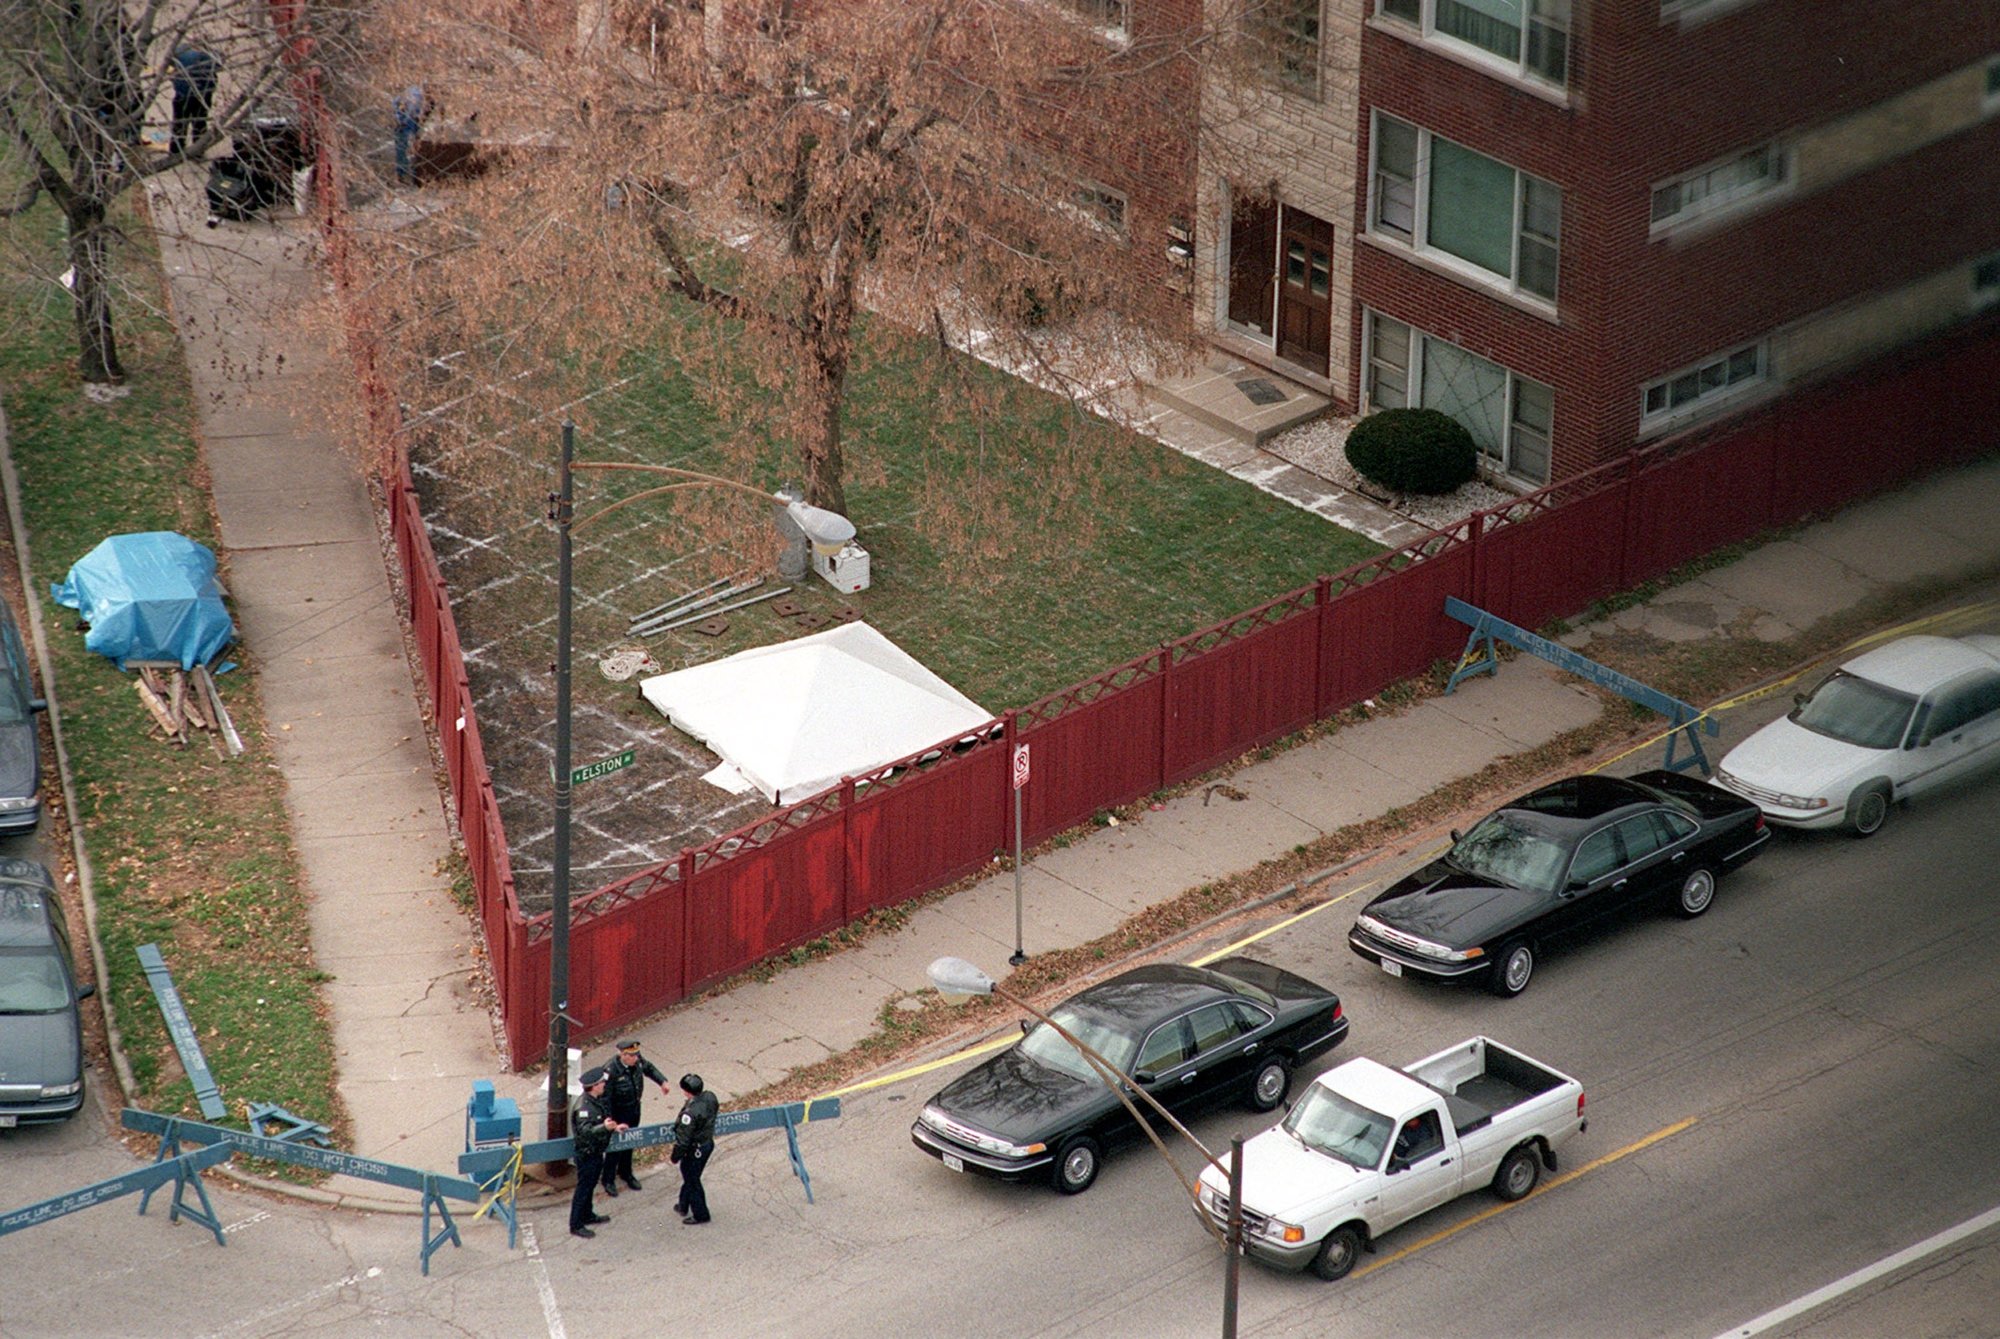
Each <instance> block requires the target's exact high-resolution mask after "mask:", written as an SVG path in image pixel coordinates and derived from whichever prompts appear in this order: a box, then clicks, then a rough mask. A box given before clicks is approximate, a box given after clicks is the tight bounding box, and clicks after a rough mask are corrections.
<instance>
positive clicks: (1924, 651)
mask: <svg viewBox="0 0 2000 1339" xmlns="http://www.w3.org/2000/svg"><path fill="white" fill-rule="evenodd" d="M1797 703H1798V704H1797V705H1796V706H1794V707H1793V708H1792V711H1791V714H1790V715H1788V716H1786V717H1785V718H1784V719H1783V720H1781V721H1773V722H1771V723H1770V724H1769V725H1767V726H1765V727H1764V728H1763V729H1761V730H1759V731H1758V732H1757V733H1756V734H1754V735H1752V736H1750V738H1748V739H1746V740H1744V741H1743V742H1742V743H1741V744H1738V745H1737V746H1736V747H1735V748H1733V749H1731V750H1730V751H1729V754H1728V756H1727V757H1725V758H1724V759H1723V760H1722V766H1721V767H1720V768H1719V769H1718V770H1717V772H1716V774H1715V778H1714V780H1715V784H1716V785H1718V786H1721V787H1722V788H1723V789H1724V790H1729V791H1734V792H1735V793H1736V794H1738V795H1741V796H1743V797H1744V798H1745V799H1749V800H1754V801H1756V803H1757V807H1758V808H1760V809H1762V810H1763V811H1764V817H1765V818H1767V819H1769V820H1770V821H1771V822H1773V823H1783V824H1787V825H1789V826H1791V827H1797V828H1830V827H1836V826H1840V825H1843V824H1844V825H1845V826H1846V827H1847V828H1848V830H1849V831H1851V832H1854V833H1855V834H1856V835H1858V836H1862V837H1866V836H1868V835H1869V834H1871V833H1873V832H1875V831H1876V830H1877V829H1879V828H1880V827H1881V826H1882V824H1883V821H1884V820H1885V819H1887V818H1888V816H1889V806H1890V805H1891V804H1892V803H1895V802H1897V801H1900V800H1906V799H1908V798H1910V797H1911V796H1913V795H1921V794H1923V793H1924V792H1926V791H1929V790H1934V789H1936V788H1937V787H1939V786H1941V785H1944V784H1945V783H1947V782H1950V781H1956V780H1958V779H1959V778H1961V777H1963V776H1966V775H1969V774H1970V773H1972V772H1973V771H1975V770H1977V769H1979V768H1980V767H1983V766H1986V765H1989V764H1991V763H1994V762H2000V636H1983V635H1982V636H1971V637H1931V636H1919V637H1902V638H1898V639H1897V640H1895V641H1893V642H1890V643H1888V644H1887V645H1884V646H1879V647H1876V648H1875V649H1874V650H1872V651H1869V652H1866V653H1865V654H1862V655H1859V656H1856V657H1855V658H1854V659H1852V660H1850V661H1848V662H1847V663H1846V664H1845V665H1842V666H1841V667H1840V668H1839V669H1837V670H1835V671H1834V672H1833V673H1832V674H1831V675H1830V676H1828V677H1827V678H1826V679H1824V680H1822V681H1821V682H1820V685H1819V686H1818V687H1817V688H1815V689H1813V690H1812V691H1811V692H1810V693H1805V694H1803V695H1801V696H1800V697H1799V698H1798V699H1797Z"/></svg>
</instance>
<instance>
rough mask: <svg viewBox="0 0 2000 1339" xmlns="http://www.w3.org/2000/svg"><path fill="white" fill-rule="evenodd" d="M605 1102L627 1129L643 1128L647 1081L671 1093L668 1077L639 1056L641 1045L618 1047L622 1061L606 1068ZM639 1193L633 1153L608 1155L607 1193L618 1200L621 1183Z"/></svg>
mask: <svg viewBox="0 0 2000 1339" xmlns="http://www.w3.org/2000/svg"><path fill="white" fill-rule="evenodd" d="M604 1068H605V1079H604V1101H605V1106H606V1108H607V1109H608V1110H609V1111H610V1112H611V1115H612V1116H613V1117H614V1118H615V1119H617V1120H621V1121H624V1122H625V1125H626V1127H627V1128H628V1129H629V1128H630V1127H632V1126H634V1125H637V1124H639V1099H640V1098H641V1097H643V1096H645V1092H646V1080H647V1079H651V1080H652V1081H653V1082H654V1083H657V1084H659V1085H660V1091H661V1092H663V1093H664V1092H667V1091H668V1089H667V1076H666V1075H664V1074H662V1073H660V1070H659V1066H657V1065H655V1064H654V1063H653V1062H652V1061H650V1060H648V1059H646V1057H644V1056H643V1055H640V1054H639V1043H638V1042H637V1041H621V1042H619V1043H618V1058H617V1059H616V1060H613V1061H612V1062H611V1063H610V1064H608V1065H606V1066H605V1067H604ZM621 1179H622V1180H623V1181H624V1182H625V1184H626V1185H628V1186H630V1187H632V1189H634V1190H637V1189H638V1188H639V1178H638V1177H636V1176H634V1175H632V1150H631V1149H629V1148H621V1149H618V1150H617V1151H615V1152H613V1153H610V1154H607V1155H606V1156H605V1159H604V1193H605V1194H607V1195H609V1196H611V1198H613V1199H617V1198H618V1182H619V1181H620V1180H621Z"/></svg>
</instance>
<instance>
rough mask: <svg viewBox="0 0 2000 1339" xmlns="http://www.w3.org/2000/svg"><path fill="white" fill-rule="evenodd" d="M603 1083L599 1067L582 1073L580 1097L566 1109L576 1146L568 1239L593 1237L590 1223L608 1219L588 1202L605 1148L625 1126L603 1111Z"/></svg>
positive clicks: (570, 1130)
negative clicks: (574, 1178) (570, 1237)
mask: <svg viewBox="0 0 2000 1339" xmlns="http://www.w3.org/2000/svg"><path fill="white" fill-rule="evenodd" d="M604 1080H605V1073H604V1070H603V1069H602V1068H601V1067H600V1068H596V1069H587V1070H585V1071H584V1073H583V1094H582V1095H581V1096H580V1097H578V1098H577V1099H576V1105H575V1106H573V1107H571V1108H570V1113H569V1132H570V1138H571V1139H572V1140H574V1141H575V1144H576V1192H575V1193H574V1194H572V1195H571V1196H570V1198H569V1234H570V1235H571V1236H572V1237H594V1236H596V1235H597V1234H596V1233H595V1232H592V1231H591V1230H590V1225H591V1224H592V1223H608V1222H610V1221H611V1216H610V1215H609V1214H601V1213H598V1212H597V1211H596V1209H595V1207H594V1206H593V1204H592V1203H591V1201H592V1199H593V1197H594V1196H595V1194H596V1192H597V1182H598V1180H599V1179H600V1178H601V1177H603V1175H604V1150H605V1146H606V1145H608V1144H609V1143H610V1142H611V1136H612V1135H614V1134H616V1133H617V1132H618V1131H620V1130H623V1129H625V1128H626V1125H625V1123H624V1122H623V1121H620V1120H617V1119H614V1118H613V1117H612V1115H611V1113H610V1111H609V1110H607V1109H606V1107H605V1103H604Z"/></svg>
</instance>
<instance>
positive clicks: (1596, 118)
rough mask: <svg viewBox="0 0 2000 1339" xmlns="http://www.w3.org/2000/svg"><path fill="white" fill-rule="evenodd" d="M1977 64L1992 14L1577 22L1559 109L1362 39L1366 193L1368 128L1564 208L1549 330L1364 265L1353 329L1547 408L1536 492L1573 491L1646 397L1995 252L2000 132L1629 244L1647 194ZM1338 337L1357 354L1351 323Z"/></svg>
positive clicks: (1626, 0) (1975, 131) (1453, 291)
mask: <svg viewBox="0 0 2000 1339" xmlns="http://www.w3.org/2000/svg"><path fill="white" fill-rule="evenodd" d="M1996 52H2000V6H1993V5H1976V6H1967V5H1964V4H1962V3H1957V2H1956V0H1898V3H1897V4H1894V5H1883V4H1880V3H1873V2H1870V3H1863V2H1862V0H1755V2H1754V3H1750V4H1747V5H1745V6H1743V7H1742V8H1739V9H1735V10H1731V11H1729V12H1727V13H1725V14H1722V15H1719V16H1717V17H1715V18H1713V19H1710V20H1708V21H1706V22H1702V23H1698V24H1693V25H1689V26H1686V27H1683V26H1681V25H1679V24H1675V23H1671V22H1670V23H1668V24H1665V25H1662V24H1661V22H1660V20H1659V7H1658V4H1657V0H1597V2H1596V3H1579V4H1578V5H1577V14H1576V33H1575V46H1574V49H1573V68H1572V73H1571V83H1570V89H1569V96H1568V98H1567V99H1566V101H1564V102H1559V101H1555V100H1552V99H1550V98H1546V97H1540V96H1537V95H1536V94H1534V93H1531V92H1528V91H1526V90H1524V89H1521V88H1518V87H1516V86H1514V85H1513V84H1510V83H1508V82H1507V81H1505V80H1503V79H1499V78H1495V77H1493V76H1491V75H1489V74H1486V73H1484V72H1482V71H1480V70H1477V69H1474V68H1469V67H1468V66H1467V65H1466V64H1465V63H1463V62H1460V61H1454V60H1451V59H1448V58H1446V57H1444V56H1441V55H1440V54H1438V53H1437V52H1434V51H1432V50H1429V49H1426V48H1424V47H1421V46H1419V45H1417V44H1415V43H1413V42H1410V41H1406V40H1402V39H1401V38H1399V37H1397V36H1394V35H1391V34H1390V33H1389V32H1388V31H1386V27H1385V25H1382V24H1381V23H1379V21H1378V22H1377V23H1375V24H1371V25H1370V26H1368V27H1367V28H1366V29H1365V31H1364V35H1363V40H1362V58H1361V77H1360V110H1359V118H1358V119H1359V131H1360V133H1359V134H1358V135H1357V147H1356V170H1357V173H1358V174H1362V176H1363V180H1364V182H1365V173H1366V168H1367V162H1368V144H1367V131H1368V121H1369V113H1370V109H1371V108H1380V109H1382V110H1384V111H1386V112H1389V113H1391V114H1393V115H1396V116H1399V117H1402V118H1403V119H1405V120H1409V121H1412V122H1415V123H1416V124H1419V125H1422V126H1424V127H1426V128H1427V129H1430V130H1432V131H1433V132H1435V133H1437V134H1440V135H1444V136H1446V137H1448V138H1450V139H1453V140H1456V141H1458V142H1460V143H1462V144H1465V145H1467V146H1469V147H1471V148H1473V149H1476V150H1479V151H1480V152H1483V153H1487V154H1490V155H1491V156H1493V157H1495V158H1499V159H1501V160H1503V161H1505V162H1508V163H1510V164H1512V165H1514V166H1516V167H1518V168H1521V169H1523V170H1525V171H1528V172H1531V173H1533V174H1534V175H1536V176H1539V177H1543V178H1545V179H1547V180H1549V181H1552V182H1554V183H1556V184H1557V185H1559V186H1561V187H1562V189H1563V219H1562V228H1563V235H1562V268H1561V278H1560V285H1559V294H1558V319H1555V320H1551V319H1550V318H1548V317H1547V316H1545V315H1538V314H1534V313H1531V312H1529V311H1525V310H1522V309H1521V308H1520V307H1519V306H1518V305H1510V304H1508V303H1507V302H1505V301H1503V300H1500V299H1498V298H1496V297H1494V296H1492V295H1490V294H1488V293H1486V292H1484V291H1482V290H1481V289H1479V288H1478V287H1477V286H1475V285H1470V284H1467V283H1465V282H1462V281H1460V280H1457V279H1454V278H1451V277H1449V276H1446V275H1442V274H1438V273H1435V272H1432V271H1430V270H1426V269H1425V268H1423V267H1422V266H1421V265H1420V264H1416V263H1413V262H1412V261H1411V260H1410V259H1409V258H1407V257H1406V256H1404V255H1400V254H1397V253H1396V252H1394V251H1393V250H1390V249H1387V248H1383V247H1376V246H1370V245H1367V244H1365V243H1364V244H1362V245H1358V246H1357V247H1356V248H1355V265H1354V290H1355V294H1356V299H1357V308H1358V307H1359V306H1360V305H1362V304H1366V305H1368V306H1372V307H1376V308H1379V309H1381V310H1383V311H1385V312H1387V313H1389V314H1390V315H1393V316H1396V317H1398V318H1399V319H1403V320H1407V321H1409V322H1411V323H1412V324H1414V325H1417V326H1420V327H1422V328H1424V329H1426V330H1428V331H1430V332H1431V333H1432V334H1435V335H1439V336H1441V337H1443V338H1446V339H1450V340H1452V341H1453V342H1454V343H1457V344H1460V345H1462V346H1463V347H1465V348H1467V349H1470V350H1471V351H1473V352H1475V353H1478V354H1480V355H1482V356H1484V357H1487V358H1490V359H1492V360H1494V361H1495V362H1499V363H1502V364H1505V365H1507V366H1508V367H1511V368H1513V369H1514V370H1515V371H1517V372H1520V373H1522V374H1524V375H1526V376H1529V377H1533V378H1534V379H1535V380H1537V381H1542V382H1545V383H1547V384H1549V385H1550V386H1552V387H1553V388H1554V389H1555V406H1556V421H1555V446H1554V459H1555V464H1554V472H1555V475H1556V476H1557V477H1563V476H1565V475H1568V474H1572V473H1575V472H1578V471H1580V470H1582V469H1586V468H1588V467H1590V466H1591V465H1594V464H1597V463H1599V462H1601V461H1603V460H1606V459H1609V458H1611V457H1613V456H1615V455H1617V454H1619V453H1621V452H1623V451H1625V450H1628V449H1630V448H1631V447H1632V446H1633V445H1634V444H1635V443H1636V442H1637V440H1638V438H1639V427H1640V425H1639V416H1640V387H1641V385H1642V384H1643V383H1644V382H1646V381H1648V380H1650V379H1653V378H1656V377H1659V376H1662V375H1664V374H1666V373H1668V372H1672V371H1674V370H1675V369H1676V368H1679V367H1682V366H1685V365H1687V364H1689V363H1691V362H1693V361H1695V360H1698V359H1700V358H1702V357H1704V356H1705V355H1708V354H1712V353H1716V352H1720V351H1723V350H1725V349H1727V348H1729V347H1730V346H1732V345H1733V344H1737V343H1741V342H1744V341H1748V340H1751V339H1755V338H1759V337H1761V336H1764V335H1766V334H1769V333H1771V332H1772V331H1774V330H1775V329H1776V328H1777V327H1780V326H1783V325H1785V324H1787V323H1791V322H1796V321H1800V320H1802V319H1805V318H1807V317H1810V316H1811V315H1812V314H1813V313H1815V312H1820V311H1822V310H1825V309H1827V308H1830V307H1835V306H1838V305H1840V304H1842V303H1844V302H1847V301H1849V300H1851V299H1853V298H1856V297H1858V296H1861V295H1865V294H1871V293H1879V292H1883V291H1887V290H1893V289H1897V288H1901V287H1905V286H1907V285H1911V284H1913V283H1916V282H1917V281H1919V280H1921V279H1923V278H1924V277H1925V276H1929V275H1934V274H1936V273H1937V272H1939V271H1941V270H1944V269H1946V268H1948V267H1949V266H1951V265H1953V264H1955V263H1961V262H1969V261H1970V260H1971V259H1972V258H1973V257H1975V256H1978V255H1980V254H1983V253H1986V252H1990V251H1994V250H2000V211H1996V210H1995V209H1994V208H1993V204H1992V202H1993V201H1995V200H1996V199H2000V117H1989V118H1987V119H1985V120H1983V121H1980V122H1977V123H1974V124H1971V125H1969V126H1967V127H1966V128H1964V129H1962V130H1960V131H1958V132H1957V133H1954V134H1950V135H1947V136H1946V137H1945V138H1943V139H1939V140H1936V141H1934V142H1932V143H1929V144H1927V145H1924V146H1923V147H1921V148H1917V149H1915V150H1913V151H1910V152H1906V153H1903V154H1901V155H1900V156H1897V157H1894V158H1892V159H1889V160H1887V161H1884V162H1880V163H1877V164H1875V165H1874V166H1872V167H1866V168H1863V169H1862V170H1859V171H1857V172H1854V173H1853V174H1852V175H1848V176H1845V177H1843V178H1841V179H1838V180H1835V181H1832V182H1830V183H1829V184H1826V185H1825V186H1823V187H1822V188H1821V189H1818V190H1813V191H1800V192H1796V193H1793V194H1790V195H1788V196H1785V197H1784V198H1776V197H1774V198H1773V199H1772V200H1771V201H1769V202H1767V203H1766V204H1765V205H1764V206H1763V207H1760V208H1755V209H1749V210H1745V211H1743V212H1742V213H1741V214H1739V215H1737V216H1735V217H1731V218H1727V219H1723V218H1718V219H1716V220H1714V221H1713V223H1712V225H1710V226H1706V227H1703V228H1701V229H1699V230H1695V229H1689V230H1686V231H1684V232H1681V233H1678V234H1675V235H1672V236H1662V237H1659V238H1654V237H1652V236H1650V235H1649V223H1650V214H1649V208H1650V193H1651V188H1652V186H1653V185H1654V184H1656V183H1657V182H1659V181H1661V180H1663V179H1666V178H1669V177H1672V176H1674V175H1675V174H1677V173H1680V172H1684V171H1688V170H1690V169H1693V168H1696V167H1699V166H1701V165H1702V164H1704V163H1706V162H1709V161H1711V160H1714V159H1717V158H1720V157H1723V156H1725V155H1727V154H1730V153H1732V152H1736V151H1739V150H1745V149H1748V148H1751V147H1753V146H1754V145H1756V144H1757V143H1758V142H1759V141H1761V140H1769V139H1773V138H1780V137H1783V136H1785V135H1787V134H1788V133H1790V134H1792V135H1796V134H1798V133H1799V132H1800V131H1802V130H1804V129H1805V128H1808V127H1816V126H1825V125H1827V124H1829V123H1832V122H1835V121H1837V120H1838V119H1839V118H1843V117H1849V116H1852V115H1853V114H1855V113H1857V112H1860V111H1862V110H1863V109H1866V108H1869V107H1872V106H1874V105H1876V104H1878V103H1881V102H1882V101H1883V100H1884V99H1888V98H1891V97H1892V96H1894V95H1896V94H1898V93H1899V92H1901V91H1904V90H1908V89H1911V88H1913V87H1915V86H1918V85H1921V84H1924V83H1926V82H1928V81H1932V80H1938V79H1943V78H1945V77H1947V76H1949V75H1950V74H1951V73H1952V72H1953V71H1954V70H1960V69H1962V68H1963V67H1964V66H1966V65H1967V63H1968V62H1970V61H1975V60H1977V59H1978V58H1979V57H1980V55H1981V53H1996ZM1851 161H1852V160H1851V157H1850V163H1851ZM1365 194H1366V192H1365V190H1364V191H1362V192H1360V193H1358V197H1357V200H1356V206H1355V211H1354V214H1353V225H1354V226H1355V227H1356V228H1357V229H1361V228H1364V227H1365V210H1366V200H1365ZM1350 338H1351V339H1353V341H1354V343H1355V349H1356V352H1357V354H1358V351H1359V340H1360V323H1359V321H1358V319H1357V320H1356V321H1355V322H1354V323H1353V326H1352V330H1351V332H1350ZM1355 385H1356V387H1357V388H1358V378H1357V379H1356V381H1355Z"/></svg>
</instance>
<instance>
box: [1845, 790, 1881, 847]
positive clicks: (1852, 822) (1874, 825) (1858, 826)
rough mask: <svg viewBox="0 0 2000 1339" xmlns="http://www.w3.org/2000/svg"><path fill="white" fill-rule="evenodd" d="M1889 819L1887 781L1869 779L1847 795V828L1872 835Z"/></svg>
mask: <svg viewBox="0 0 2000 1339" xmlns="http://www.w3.org/2000/svg"><path fill="white" fill-rule="evenodd" d="M1888 821H1889V783H1888V782H1886V781H1870V782H1869V783H1868V784H1867V785H1865V786H1862V787H1861V788H1860V789H1858V790H1856V791H1855V792H1854V793H1853V794H1852V795H1850V796H1848V797H1847V830H1848V831H1849V832H1851V833H1853V834H1854V835H1855V836H1857V837H1872V836H1874V835H1875V834H1876V833H1878V832H1880V831H1881V830H1882V825H1883V824H1884V823H1886V822H1888Z"/></svg>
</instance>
